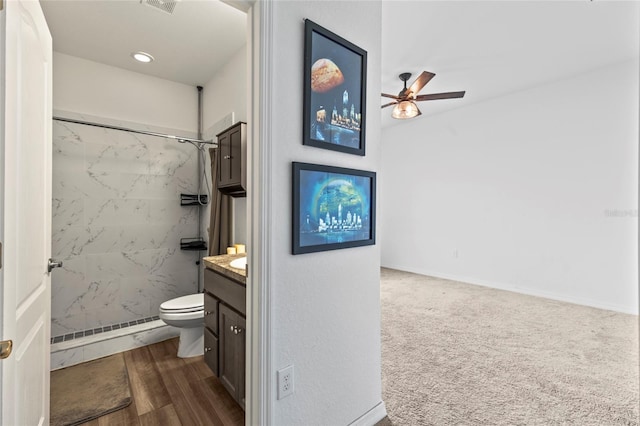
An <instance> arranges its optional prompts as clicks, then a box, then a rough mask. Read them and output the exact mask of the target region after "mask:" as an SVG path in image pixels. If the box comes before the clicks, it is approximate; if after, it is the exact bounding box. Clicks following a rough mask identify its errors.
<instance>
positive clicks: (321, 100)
mask: <svg viewBox="0 0 640 426" xmlns="http://www.w3.org/2000/svg"><path fill="white" fill-rule="evenodd" d="M304 44H305V54H304V106H303V111H304V112H303V131H304V138H303V144H304V145H310V146H315V147H319V148H325V149H331V150H334V151H341V152H347V153H350V154H356V155H365V138H364V133H365V118H366V114H365V109H366V108H365V106H366V92H367V52H366V51H364V50H363V49H361V48H359V47H358V46H356V45H355V44H353V43H351V42H349V41H347V40H345V39H343V38H342V37H340V36H338V35H337V34H334V33H332V32H331V31H329V30H327V29H326V28H323V27H321V26H320V25H318V24H316V23H315V22H312V21H310V20H308V19H305V43H304Z"/></svg>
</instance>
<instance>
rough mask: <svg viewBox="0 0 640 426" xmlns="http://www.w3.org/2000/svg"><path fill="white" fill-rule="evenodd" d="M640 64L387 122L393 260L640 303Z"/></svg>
mask: <svg viewBox="0 0 640 426" xmlns="http://www.w3.org/2000/svg"><path fill="white" fill-rule="evenodd" d="M638 75H639V66H638V61H637V59H636V60H633V61H631V62H624V63H618V64H613V65H610V66H607V67H605V68H602V69H597V70H591V71H589V72H585V73H584V74H581V75H576V76H575V77H573V78H569V79H565V80H562V81H555V82H550V83H547V84H541V85H539V86H537V87H533V88H531V89H529V90H526V91H522V92H518V93H513V94H510V95H508V96H503V97H500V98H496V99H491V100H488V101H486V102H482V103H478V104H474V105H469V106H467V107H461V108H459V109H456V110H453V111H450V112H446V113H443V114H440V115H435V116H423V117H421V118H418V119H416V120H412V121H408V122H403V123H400V124H398V125H397V126H393V127H390V128H387V129H385V130H384V131H383V135H382V140H383V148H382V152H383V155H382V158H383V160H382V163H383V165H382V169H383V172H384V179H383V182H382V188H381V197H380V198H381V200H382V201H381V202H382V210H383V215H382V218H383V219H382V225H381V226H382V232H383V240H384V244H383V245H382V264H383V265H384V266H386V267H390V268H396V269H402V270H407V271H413V272H418V273H423V274H427V275H435V276H441V277H449V278H453V279H459V280H462V281H466V282H470V283H477V284H482V285H487V286H491V287H497V288H504V289H509V290H515V291H520V292H523V293H529V294H534V295H541V296H545V297H550V298H555V299H560V300H566V301H571V302H576V303H580V304H585V305H591V306H597V307H602V308H606V309H613V310H619V311H622V312H630V313H637V312H638V274H637V261H638V250H637V235H638V232H637V208H638V197H637V194H638V93H639V85H638ZM621 215H622V216H621ZM456 253H457V256H456Z"/></svg>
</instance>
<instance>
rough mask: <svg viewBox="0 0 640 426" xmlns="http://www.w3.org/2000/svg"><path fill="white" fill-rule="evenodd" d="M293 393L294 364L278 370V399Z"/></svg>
mask: <svg viewBox="0 0 640 426" xmlns="http://www.w3.org/2000/svg"><path fill="white" fill-rule="evenodd" d="M291 394H293V365H290V366H288V367H285V368H283V369H282V370H278V399H282V398H284V397H286V396H289V395H291Z"/></svg>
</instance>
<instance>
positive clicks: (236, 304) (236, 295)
mask: <svg viewBox="0 0 640 426" xmlns="http://www.w3.org/2000/svg"><path fill="white" fill-rule="evenodd" d="M204 290H205V293H204V311H205V312H204V314H205V317H204V321H205V331H204V360H205V362H206V364H207V365H208V366H209V368H211V371H213V373H214V374H215V375H216V376H217V377H218V378H219V379H220V382H221V383H222V384H223V386H224V387H225V388H226V389H227V391H228V392H229V393H230V394H231V396H232V397H233V398H234V399H235V400H236V401H237V402H238V404H240V406H242V408H243V409H244V407H245V396H244V395H245V385H244V381H245V364H246V354H245V347H246V334H247V333H246V331H245V328H246V326H245V324H246V320H245V318H246V313H245V305H246V285H245V284H244V283H241V282H239V281H235V280H232V279H229V278H227V277H226V276H224V275H222V274H219V273H217V272H215V271H213V270H211V269H208V268H207V269H205V271H204Z"/></svg>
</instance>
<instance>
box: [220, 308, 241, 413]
mask: <svg viewBox="0 0 640 426" xmlns="http://www.w3.org/2000/svg"><path fill="white" fill-rule="evenodd" d="M218 311H219V316H220V317H219V320H218V326H219V336H218V337H219V359H218V372H219V377H220V381H221V382H222V384H223V385H224V387H225V388H227V391H229V393H230V394H231V396H233V398H234V399H235V400H236V401H238V402H239V403H241V405H242V402H241V401H242V399H244V365H245V361H244V356H245V350H244V349H245V348H244V346H245V334H246V333H245V330H244V327H245V320H244V318H243V317H242V316H240V314H238V313H237V312H235V311H233V310H232V309H231V308H229V307H227V306H225V305H222V304H220V307H219V310H218ZM241 398H242V399H241Z"/></svg>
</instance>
